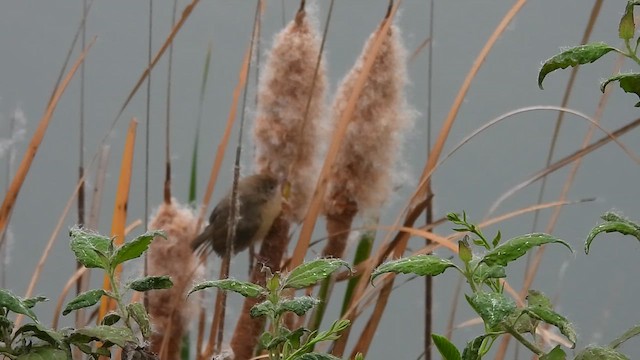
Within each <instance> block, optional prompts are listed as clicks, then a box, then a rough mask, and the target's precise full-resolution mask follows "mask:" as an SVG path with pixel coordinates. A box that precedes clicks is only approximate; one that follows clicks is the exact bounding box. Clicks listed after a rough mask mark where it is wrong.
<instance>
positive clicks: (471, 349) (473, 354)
mask: <svg viewBox="0 0 640 360" xmlns="http://www.w3.org/2000/svg"><path fill="white" fill-rule="evenodd" d="M487 336H488V335H480V336H478V337H477V338H475V339H473V340H471V341H469V342H468V343H467V346H466V347H465V348H464V350H463V351H462V360H480V359H481V357H480V347H481V346H482V342H483V341H484V339H485V338H486V337H487Z"/></svg>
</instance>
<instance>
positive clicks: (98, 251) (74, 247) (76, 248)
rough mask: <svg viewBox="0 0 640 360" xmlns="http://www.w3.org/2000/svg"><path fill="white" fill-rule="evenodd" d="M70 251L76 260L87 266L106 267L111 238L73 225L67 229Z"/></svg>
mask: <svg viewBox="0 0 640 360" xmlns="http://www.w3.org/2000/svg"><path fill="white" fill-rule="evenodd" d="M69 235H70V236H71V243H70V246H71V251H73V253H74V254H75V256H76V259H77V260H78V262H80V263H81V264H82V265H84V266H85V267H87V268H100V269H107V267H108V266H109V264H108V263H107V261H108V260H107V259H108V258H107V255H108V249H109V245H110V244H111V239H109V238H108V237H106V236H102V235H100V234H97V233H95V232H91V231H88V230H86V229H82V228H78V227H74V228H71V230H70V231H69Z"/></svg>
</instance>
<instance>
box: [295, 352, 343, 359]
mask: <svg viewBox="0 0 640 360" xmlns="http://www.w3.org/2000/svg"><path fill="white" fill-rule="evenodd" d="M292 360H293V359H292ZM295 360H341V359H340V358H339V357H335V356H333V355H331V354H324V353H306V354H302V355H301V356H298V357H296V358H295Z"/></svg>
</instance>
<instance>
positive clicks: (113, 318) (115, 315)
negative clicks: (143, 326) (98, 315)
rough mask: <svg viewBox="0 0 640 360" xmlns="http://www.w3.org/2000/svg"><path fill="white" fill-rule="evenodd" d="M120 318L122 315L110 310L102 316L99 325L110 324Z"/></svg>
mask: <svg viewBox="0 0 640 360" xmlns="http://www.w3.org/2000/svg"><path fill="white" fill-rule="evenodd" d="M121 318H122V317H121V316H120V314H118V313H115V312H110V313H108V314H107V315H105V316H104V318H102V321H101V322H100V325H107V326H110V325H113V324H115V323H117V322H118V321H120V319H121Z"/></svg>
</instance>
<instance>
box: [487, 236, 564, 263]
mask: <svg viewBox="0 0 640 360" xmlns="http://www.w3.org/2000/svg"><path fill="white" fill-rule="evenodd" d="M553 243H559V244H562V245H564V246H566V247H567V249H569V250H571V251H573V250H572V249H571V246H569V244H567V243H566V242H564V241H563V240H560V239H558V238H555V237H553V236H551V235H549V234H543V233H533V234H526V235H521V236H518V237H515V238H513V239H510V240H508V241H506V242H504V243H503V244H502V245H500V246H498V247H496V248H494V249H493V250H491V251H489V252H488V253H487V254H486V255H485V256H484V258H482V260H481V261H480V262H483V263H486V264H487V265H489V266H492V265H496V264H498V265H502V266H506V265H507V264H509V263H510V262H512V261H514V260H516V259H518V258H519V257H521V256H523V255H524V254H526V253H527V251H529V250H531V249H532V248H534V247H536V246H541V245H545V244H553Z"/></svg>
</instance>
